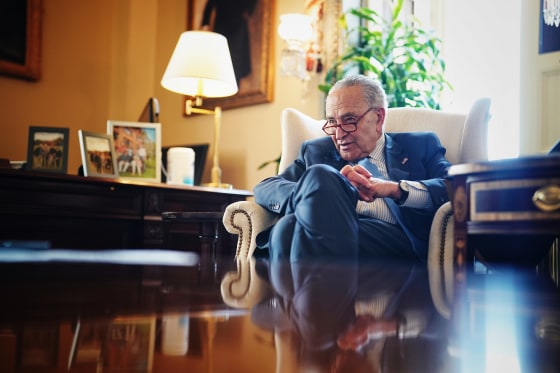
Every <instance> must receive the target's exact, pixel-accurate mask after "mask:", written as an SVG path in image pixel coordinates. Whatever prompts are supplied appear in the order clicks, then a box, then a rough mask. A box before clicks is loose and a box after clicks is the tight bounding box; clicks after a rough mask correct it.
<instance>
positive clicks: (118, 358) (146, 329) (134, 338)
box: [102, 316, 156, 372]
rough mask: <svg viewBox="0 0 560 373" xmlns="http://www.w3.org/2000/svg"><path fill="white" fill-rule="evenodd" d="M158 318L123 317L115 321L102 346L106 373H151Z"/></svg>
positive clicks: (110, 326)
mask: <svg viewBox="0 0 560 373" xmlns="http://www.w3.org/2000/svg"><path fill="white" fill-rule="evenodd" d="M155 330H156V318H155V316H154V317H138V318H135V317H123V318H116V319H114V320H113V322H112V323H111V325H109V329H108V332H107V337H106V339H105V344H104V346H103V352H102V356H103V358H102V359H103V361H102V364H103V369H102V371H103V372H151V371H152V366H153V358H154V347H155Z"/></svg>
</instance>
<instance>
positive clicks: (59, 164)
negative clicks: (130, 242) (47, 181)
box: [25, 126, 69, 173]
mask: <svg viewBox="0 0 560 373" xmlns="http://www.w3.org/2000/svg"><path fill="white" fill-rule="evenodd" d="M68 138H69V129H68V128H65V127H41V126H29V134H28V140H27V164H26V165H25V169H26V170H36V171H48V172H58V173H66V172H67V170H68Z"/></svg>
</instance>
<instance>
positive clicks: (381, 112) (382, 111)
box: [375, 108, 387, 124]
mask: <svg viewBox="0 0 560 373" xmlns="http://www.w3.org/2000/svg"><path fill="white" fill-rule="evenodd" d="M375 112H376V113H377V117H378V120H380V121H381V124H383V123H385V115H386V114H387V110H385V108H379V109H377V110H375Z"/></svg>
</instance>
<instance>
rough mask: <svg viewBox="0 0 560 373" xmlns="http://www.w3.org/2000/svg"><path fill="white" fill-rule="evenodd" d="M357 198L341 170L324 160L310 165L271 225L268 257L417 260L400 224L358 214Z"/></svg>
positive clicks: (294, 260) (354, 190) (292, 259)
mask: <svg viewBox="0 0 560 373" xmlns="http://www.w3.org/2000/svg"><path fill="white" fill-rule="evenodd" d="M357 202H358V193H357V191H356V189H355V188H354V187H353V186H352V185H351V184H350V183H349V182H348V180H346V178H345V177H343V176H342V175H341V174H340V172H339V171H338V170H336V169H335V168H333V167H331V166H327V165H323V164H317V165H313V166H311V167H309V168H308V169H307V170H306V171H305V172H304V173H303V175H302V177H301V178H300V180H299V181H298V183H297V186H296V187H295V189H294V191H293V192H292V195H291V196H290V199H289V202H288V205H287V208H286V213H285V214H284V216H282V217H281V218H280V219H279V221H278V222H277V223H276V224H275V225H274V227H273V228H272V231H271V233H270V236H269V241H268V247H269V251H270V257H271V258H272V259H289V260H290V261H292V262H296V261H298V260H305V259H308V258H313V257H315V258H317V257H325V258H329V257H337V258H348V259H356V258H358V257H360V256H367V257H378V258H401V259H413V258H416V255H415V254H414V252H413V250H412V246H411V244H410V241H409V240H408V238H407V236H406V234H405V233H404V231H403V230H402V229H401V228H400V227H399V226H398V225H394V224H389V223H387V222H384V221H381V220H378V219H374V218H371V217H367V216H359V215H358V213H357V212H356V204H357Z"/></svg>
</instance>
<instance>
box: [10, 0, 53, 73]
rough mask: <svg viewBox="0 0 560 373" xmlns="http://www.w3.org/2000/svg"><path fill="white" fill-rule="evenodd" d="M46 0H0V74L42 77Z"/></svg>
mask: <svg viewBox="0 0 560 373" xmlns="http://www.w3.org/2000/svg"><path fill="white" fill-rule="evenodd" d="M42 18H43V0H27V1H2V2H1V3H0V35H2V37H0V75H7V76H12V77H15V78H21V79H27V80H34V81H36V80H39V79H40V78H41V33H42V31H41V29H42Z"/></svg>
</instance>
